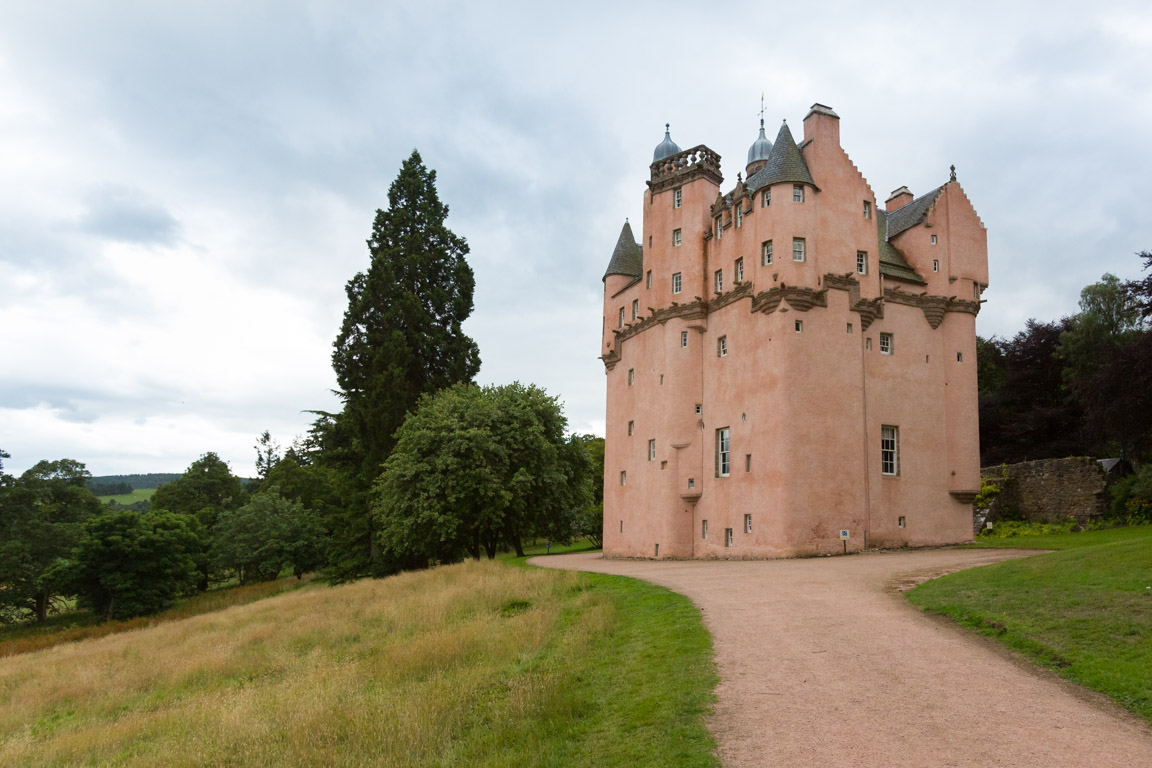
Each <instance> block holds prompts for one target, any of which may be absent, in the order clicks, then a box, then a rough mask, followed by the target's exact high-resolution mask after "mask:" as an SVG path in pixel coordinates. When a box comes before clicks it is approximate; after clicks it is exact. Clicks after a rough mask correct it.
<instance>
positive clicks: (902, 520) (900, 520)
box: [896, 515, 906, 528]
mask: <svg viewBox="0 0 1152 768" xmlns="http://www.w3.org/2000/svg"><path fill="white" fill-rule="evenodd" d="M905 526H906V522H905V518H904V515H900V517H898V518H896V527H897V528H904V527H905Z"/></svg>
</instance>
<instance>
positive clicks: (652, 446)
mask: <svg viewBox="0 0 1152 768" xmlns="http://www.w3.org/2000/svg"><path fill="white" fill-rule="evenodd" d="M648 461H656V441H655V440H649V441H648Z"/></svg>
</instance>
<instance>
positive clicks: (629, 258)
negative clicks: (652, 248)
mask: <svg viewBox="0 0 1152 768" xmlns="http://www.w3.org/2000/svg"><path fill="white" fill-rule="evenodd" d="M643 272H644V251H643V249H642V248H641V247H640V244H639V243H637V242H636V238H635V236H634V235H633V234H632V225H631V224H629V223H628V220H627V219H625V220H624V226H623V228H621V230H620V237H619V238H618V239H617V240H616V247H615V248H614V249H613V250H612V258H611V259H610V260H609V261H608V270H607V271H606V272H605V273H604V277H605V278H607V277H608V276H609V275H626V276H628V277H640V275H641V274H642V273H643Z"/></svg>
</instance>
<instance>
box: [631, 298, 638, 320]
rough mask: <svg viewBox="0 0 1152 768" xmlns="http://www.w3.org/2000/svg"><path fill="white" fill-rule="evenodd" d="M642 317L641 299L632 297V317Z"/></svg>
mask: <svg viewBox="0 0 1152 768" xmlns="http://www.w3.org/2000/svg"><path fill="white" fill-rule="evenodd" d="M639 317H640V299H632V319H633V320H636V319H637V318H639Z"/></svg>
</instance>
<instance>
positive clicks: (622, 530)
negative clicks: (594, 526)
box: [620, 520, 624, 533]
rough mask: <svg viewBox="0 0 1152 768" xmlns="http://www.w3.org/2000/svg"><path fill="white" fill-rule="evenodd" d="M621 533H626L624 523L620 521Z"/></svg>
mask: <svg viewBox="0 0 1152 768" xmlns="http://www.w3.org/2000/svg"><path fill="white" fill-rule="evenodd" d="M620 533H624V521H623V520H621V521H620Z"/></svg>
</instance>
